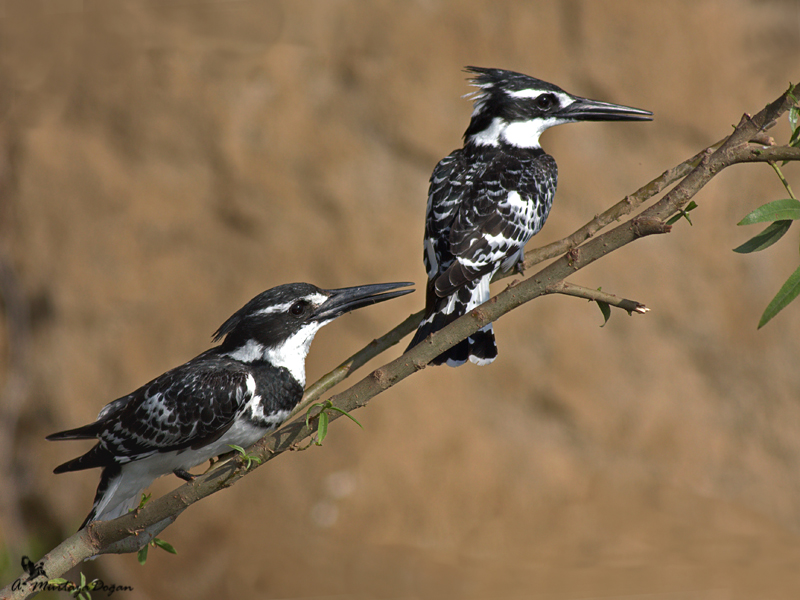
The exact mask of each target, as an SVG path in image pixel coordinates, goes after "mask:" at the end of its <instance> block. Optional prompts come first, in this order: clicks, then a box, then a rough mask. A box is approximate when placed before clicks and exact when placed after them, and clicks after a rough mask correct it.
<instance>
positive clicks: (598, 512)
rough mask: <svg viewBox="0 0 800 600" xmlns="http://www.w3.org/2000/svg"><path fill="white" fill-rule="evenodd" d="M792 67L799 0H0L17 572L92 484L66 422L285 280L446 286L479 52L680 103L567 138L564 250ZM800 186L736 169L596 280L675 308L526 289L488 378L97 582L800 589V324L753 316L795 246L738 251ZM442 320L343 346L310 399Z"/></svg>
mask: <svg viewBox="0 0 800 600" xmlns="http://www.w3.org/2000/svg"><path fill="white" fill-rule="evenodd" d="M798 58H800V4H798V2H796V1H792V0H783V1H781V0H773V1H761V2H755V1H745V0H729V1H725V2H722V1H698V0H687V1H683V2H664V3H656V2H641V1H635V0H630V1H617V2H612V1H596V2H588V1H578V0H574V1H569V2H556V1H538V2H505V3H499V2H481V1H474V0H468V1H460V2H456V1H449V2H448V1H444V0H442V1H439V0H419V1H416V2H386V1H383V2H370V3H367V2H357V1H355V0H350V1H347V0H340V1H326V0H304V1H289V0H286V1H283V2H280V1H252V2H238V1H227V2H222V1H219V2H217V1H211V0H209V1H205V2H201V1H196V0H184V1H178V0H170V1H159V2H156V1H130V2H122V1H118V0H114V1H111V2H102V1H100V0H95V1H90V0H38V1H37V2H14V1H8V0H6V1H5V2H3V1H0V235H1V236H2V238H1V242H0V252H2V261H3V262H2V264H3V270H2V283H3V290H2V292H3V294H4V295H5V302H4V307H5V313H4V315H3V317H2V321H0V336H2V337H1V338H0V339H2V353H1V354H0V377H2V383H3V385H4V386H5V387H4V388H3V390H4V391H3V400H2V401H3V404H2V432H0V461H2V463H1V464H0V466H1V467H2V474H1V475H0V476H2V479H3V484H2V488H3V491H2V492H0V494H1V495H2V505H1V506H2V520H1V521H0V526H1V527H2V530H1V531H0V539H2V543H3V545H4V546H5V552H4V558H3V560H4V561H5V563H6V569H5V570H4V573H6V580H5V581H3V582H2V583H3V584H5V583H8V577H12V576H16V574H17V571H18V564H19V559H20V555H21V554H22V553H26V552H29V553H31V554H32V555H35V556H34V557H35V558H36V557H38V554H36V552H38V553H39V554H41V552H43V551H44V550H47V549H49V547H51V546H52V545H53V544H54V543H56V542H58V541H59V540H60V539H62V538H63V537H64V536H67V535H68V534H71V533H72V532H73V531H74V529H75V527H77V525H78V524H79V523H80V522H81V520H82V519H83V517H84V516H85V514H86V512H87V511H88V509H89V507H90V504H91V500H92V497H93V494H94V489H95V486H96V484H97V477H98V473H97V472H84V473H80V474H69V475H61V476H55V475H52V473H51V471H52V469H53V467H55V466H56V465H57V464H59V463H60V462H61V461H64V460H66V459H67V458H71V457H73V456H77V455H78V454H79V453H80V452H83V451H85V450H86V449H87V448H88V447H89V444H79V443H62V444H54V443H48V442H46V441H45V440H44V436H45V435H46V434H48V433H52V432H54V431H57V430H60V429H64V428H69V427H75V426H78V425H82V424H85V423H87V422H89V421H91V420H92V419H93V417H94V416H95V415H96V414H97V412H98V411H99V409H100V408H101V407H102V406H103V405H104V404H106V403H107V402H109V401H110V400H112V399H114V398H116V397H118V396H121V395H123V394H126V393H128V392H129V391H131V390H132V389H134V388H136V387H138V386H139V385H141V384H142V383H144V382H145V381H147V380H149V379H151V378H152V377H155V376H157V375H159V374H160V373H162V372H163V371H165V370H166V369H168V368H171V367H173V366H175V365H177V364H180V363H181V362H184V361H185V360H187V359H189V358H191V357H192V356H194V355H196V354H197V353H199V352H201V351H203V350H204V349H206V348H207V347H208V346H209V344H210V334H211V333H212V332H213V331H214V330H215V329H216V327H217V326H218V325H219V324H220V323H221V322H222V321H224V320H225V319H226V318H227V317H228V316H229V315H230V314H231V313H232V312H233V311H234V310H236V309H238V308H239V307H240V306H241V305H242V304H243V303H244V302H245V301H247V300H248V299H250V298H251V297H252V296H253V295H255V294H256V293H258V292H261V291H262V290H264V289H266V288H269V287H272V286H274V285H277V284H280V283H284V282H289V281H310V282H313V283H315V284H317V285H320V286H324V287H339V286H345V285H355V284H360V283H372V282H380V281H403V280H414V281H416V282H417V283H418V284H419V287H421V286H422V284H423V282H424V272H423V267H422V262H421V238H422V230H423V214H424V210H425V202H426V190H427V180H428V177H429V175H430V172H431V170H432V168H433V166H434V165H435V164H436V162H437V161H438V160H439V159H440V158H441V157H443V156H444V155H446V154H447V153H449V152H450V151H451V150H453V149H454V148H456V147H457V146H459V145H460V136H461V134H462V133H463V130H464V129H465V128H466V126H467V123H468V120H469V115H470V113H471V105H470V103H469V102H468V101H467V100H464V99H462V98H461V96H462V95H463V94H465V93H467V92H468V91H469V88H468V86H467V84H466V82H465V74H464V73H463V72H462V71H461V69H462V67H463V66H464V65H472V64H475V65H482V66H496V67H503V68H509V69H514V70H519V71H522V72H525V73H528V74H531V75H534V76H536V77H539V78H542V79H545V80H548V81H552V82H554V83H557V84H559V85H561V86H562V87H564V88H565V89H567V90H568V91H571V92H573V93H576V94H580V95H584V96H589V97H594V98H598V99H603V100H607V101H611V102H619V103H623V104H629V105H633V106H638V107H642V108H647V109H650V110H653V111H654V112H655V115H656V120H655V121H654V122H653V123H645V124H618V123H595V124H582V125H569V126H565V127H560V128H557V129H555V130H551V131H549V132H548V133H547V134H546V135H545V136H544V139H543V145H544V147H545V149H546V150H548V151H549V152H550V153H551V154H553V155H554V156H555V157H556V159H557V160H558V163H559V168H560V179H561V181H560V185H559V191H558V194H557V196H556V203H555V207H554V210H553V213H552V216H551V218H550V221H549V223H548V225H547V227H546V228H545V229H544V231H543V232H542V234H541V235H539V236H538V237H537V238H536V239H535V243H536V244H537V245H538V244H544V243H546V242H549V241H553V240H555V239H558V238H560V237H563V236H564V235H566V234H569V233H571V232H572V231H573V230H574V229H576V228H577V227H578V226H580V225H582V224H583V223H584V222H586V221H587V220H589V219H590V218H591V217H592V216H593V215H595V214H596V213H598V212H600V211H602V210H604V209H605V208H607V207H608V206H609V205H611V204H612V203H613V202H615V201H617V200H618V199H619V198H621V197H622V196H623V195H624V194H626V193H628V192H632V191H634V190H635V189H636V188H638V187H639V186H640V185H642V184H644V183H646V182H647V181H649V180H651V179H652V178H654V177H656V176H657V175H659V174H660V173H661V172H662V171H664V170H665V169H667V168H670V167H672V166H674V165H675V164H677V163H679V162H681V161H683V160H684V159H685V158H688V157H689V156H691V155H692V154H694V153H695V152H697V151H698V150H700V149H702V148H703V147H705V146H706V145H708V144H710V143H713V142H714V141H716V140H718V139H719V138H721V137H723V136H724V135H726V134H727V133H729V132H730V130H731V125H732V124H734V123H736V122H737V121H738V120H739V118H740V116H741V114H742V113H743V112H744V111H749V112H755V111H758V110H760V109H761V108H762V107H763V106H764V105H765V104H766V103H767V102H769V101H771V100H773V99H774V98H776V97H777V96H778V95H779V94H780V93H781V92H782V91H783V90H784V89H785V88H786V86H787V84H788V82H789V81H790V80H792V81H797V80H798V79H799V78H800V69H799V67H800V60H798ZM787 132H788V127H787V125H786V122H785V119H784V121H783V122H781V123H780V124H779V126H778V127H776V128H775V129H774V130H773V131H772V133H773V134H774V135H775V136H776V137H777V138H779V139H782V140H784V141H785V139H786V136H787ZM785 172H786V174H787V176H788V177H789V178H790V181H792V182H793V183H794V185H795V189H798V188H800V168H798V166H797V165H792V166H788V167H786V168H785ZM785 196H786V193H785V191H784V190H783V188H782V186H781V185H780V182H779V181H778V179H777V178H776V177H775V175H774V173H773V172H772V170H771V169H770V168H769V167H768V166H766V165H744V166H739V167H735V168H732V169H730V170H729V171H726V172H723V173H722V174H721V175H720V176H718V177H717V178H716V179H715V180H714V181H713V182H712V183H711V185H709V186H708V187H707V188H706V189H705V190H703V192H702V193H701V194H700V195H699V196H698V198H697V200H698V202H699V204H700V208H699V209H698V210H696V211H695V212H693V213H692V220H693V223H694V226H693V227H689V226H688V224H686V223H685V222H682V223H681V224H680V225H679V226H677V227H676V228H675V230H674V232H673V233H672V234H670V235H668V236H661V237H658V238H657V239H656V238H649V239H647V240H643V241H641V242H638V243H636V244H634V245H632V246H628V247H627V248H625V249H623V250H622V251H620V252H617V253H615V254H614V255H612V256H610V257H609V258H608V259H606V260H603V261H601V262H600V263H598V264H596V265H594V266H592V267H591V268H589V269H586V270H585V271H582V272H580V273H578V274H577V275H576V276H575V277H574V280H573V281H574V282H576V283H580V284H582V285H586V286H593V287H598V286H602V287H603V289H604V290H606V291H609V292H612V293H616V294H619V295H623V296H625V297H628V298H633V299H636V300H639V301H641V302H644V303H645V304H647V305H648V306H649V307H650V308H651V309H652V312H650V313H649V314H648V315H646V316H644V317H642V316H636V317H631V318H629V317H628V316H627V315H625V314H624V313H620V312H618V311H617V312H615V313H614V314H613V315H612V318H611V321H610V322H609V323H608V325H606V326H605V327H604V328H602V329H601V328H600V327H599V325H600V324H601V323H602V317H601V314H600V311H599V310H598V309H597V307H596V306H594V305H591V304H588V303H586V302H583V301H577V300H575V299H569V298H563V297H552V298H544V299H541V300H538V301H536V302H533V303H531V304H530V305H527V306H525V307H523V308H522V309H520V310H517V311H515V312H514V313H512V314H510V315H508V316H507V317H505V318H503V319H502V320H501V321H500V322H499V323H498V324H497V325H496V330H497V333H498V339H499V346H500V358H499V360H498V361H497V362H496V363H495V364H493V365H492V366H491V367H487V368H477V367H473V366H471V365H470V366H466V367H463V368H460V369H448V368H435V369H434V368H431V369H426V370H424V371H423V372H420V373H418V374H417V375H415V376H414V377H412V378H410V379H408V380H406V381H404V382H402V384H400V385H399V386H397V387H395V388H393V389H392V390H390V391H389V392H388V393H386V394H384V395H382V396H381V397H379V398H378V399H377V400H376V401H374V402H373V403H372V404H371V405H370V406H369V407H368V408H367V409H365V410H362V411H359V413H358V414H357V418H358V419H359V420H360V421H361V423H362V424H363V425H364V430H363V431H362V430H359V429H358V428H357V427H356V426H355V425H353V424H351V423H349V422H347V421H346V420H340V421H338V422H337V423H336V425H335V426H334V427H333V428H332V430H331V432H330V437H329V438H328V439H327V440H326V442H325V446H324V447H323V448H321V449H319V448H314V449H311V450H308V451H306V452H302V453H291V454H286V455H284V456H282V457H281V458H280V459H279V460H276V461H275V462H274V463H271V464H270V465H269V466H268V467H267V468H264V469H262V470H259V471H258V472H257V473H256V474H254V475H253V476H251V477H248V478H247V479H246V480H244V481H242V482H241V483H239V484H238V485H236V486H235V488H233V489H231V490H228V491H226V492H223V493H220V494H217V495H215V496H213V497H211V498H209V499H207V500H206V501H204V502H202V503H200V504H197V505H195V506H193V507H192V508H191V509H190V510H188V511H187V512H186V513H185V514H184V515H183V516H182V517H181V518H180V519H179V521H178V522H177V523H176V524H175V525H174V526H172V527H170V528H169V529H168V530H166V531H165V532H164V534H163V536H162V537H164V538H165V539H166V540H168V541H169V542H170V543H172V544H173V545H174V546H175V547H176V548H177V549H178V552H179V554H178V555H177V556H171V555H168V554H166V553H163V552H161V551H151V557H150V560H149V561H148V563H147V565H146V566H144V567H141V566H139V565H138V564H137V563H136V559H135V557H134V556H133V555H126V556H111V557H104V558H101V559H99V560H97V561H95V563H93V564H92V565H89V566H85V567H84V571H85V572H86V573H87V574H91V575H92V576H100V577H102V578H103V579H105V580H106V581H107V582H110V583H116V584H122V585H131V586H133V587H134V591H133V592H120V593H119V594H118V597H123V595H124V598H125V599H128V600H139V599H143V598H203V599H205V598H242V597H259V598H333V597H336V598H345V597H355V598H475V599H484V598H501V599H517V598H519V599H521V598H558V599H567V598H597V597H603V598H622V597H624V598H658V599H669V600H687V599H701V598H702V599H713V600H718V599H719V600H721V599H729V598H731V599H732V598H770V599H775V598H797V597H798V596H800V572H799V571H800V569H799V568H798V567H800V537H798V533H800V435H798V433H799V432H800V403H799V402H798V401H799V400H800V398H799V397H798V396H800V365H798V358H800V335H798V331H800V329H799V328H800V304H797V303H795V304H794V305H792V306H791V307H790V308H788V309H787V310H786V311H785V312H784V313H783V314H781V315H780V316H779V317H778V318H777V319H776V320H775V321H774V322H772V323H770V324H769V325H768V326H767V327H765V328H764V329H763V330H762V331H758V332H757V331H756V323H757V321H758V318H759V316H760V314H761V312H762V311H763V309H764V307H765V306H766V305H767V303H768V302H769V300H770V299H771V298H772V296H773V295H774V294H775V292H776V291H777V290H778V288H779V287H780V285H781V284H782V283H783V281H784V280H785V279H786V277H788V275H789V274H790V273H791V272H792V271H793V270H794V268H795V267H796V265H797V263H798V256H797V233H798V232H797V231H795V230H792V231H790V233H789V235H788V236H787V237H786V238H785V239H784V240H782V241H781V242H780V243H779V244H778V245H776V246H775V247H773V248H771V249H769V250H768V251H766V252H763V253H761V254H760V255H750V256H741V255H737V254H734V253H733V252H731V249H732V248H734V247H735V246H738V245H739V244H740V243H742V242H743V241H744V240H746V239H747V238H749V237H750V236H751V235H754V234H755V233H756V232H757V231H758V229H757V228H756V227H751V228H747V229H745V228H737V227H736V222H737V221H739V219H741V217H742V216H744V215H745V214H746V213H747V212H749V211H750V210H752V209H753V208H755V207H756V206H758V205H760V204H762V203H764V202H767V201H770V200H775V199H778V198H782V197H785ZM500 287H501V286H500V285H499V286H498V288H497V289H500ZM15 293H16V294H17V296H16V301H15V296H14V294H15ZM422 302H423V294H422V293H420V292H417V293H416V294H414V295H412V296H408V297H405V298H402V299H400V300H398V301H395V302H392V303H389V304H386V305H381V306H379V307H374V308H370V309H367V310H364V311H359V312H358V313H357V314H353V315H350V316H348V317H345V318H342V319H341V320H339V321H337V322H336V323H335V324H333V325H331V326H330V327H328V328H326V329H324V330H323V331H322V332H321V333H320V334H319V335H318V336H317V340H316V342H315V343H314V345H313V346H312V351H311V354H310V357H309V361H308V375H309V381H313V380H314V379H316V377H318V376H320V375H321V374H323V373H324V372H325V371H326V370H328V369H329V368H332V367H333V366H335V365H336V364H338V362H339V361H340V360H341V359H343V358H344V357H346V356H348V355H349V354H350V353H352V352H353V351H355V350H357V349H358V348H360V347H361V346H362V345H364V344H365V343H366V342H368V341H370V340H371V339H372V338H373V337H376V336H378V335H380V334H382V333H383V332H385V331H386V330H387V329H389V328H390V327H392V326H393V325H395V324H396V323H397V322H399V321H400V320H401V319H403V318H405V317H406V316H407V315H408V314H409V313H410V312H414V311H416V310H418V309H419V308H420V306H421V303H422ZM26 313H27V318H26ZM9 315H10V316H9ZM398 353H399V349H393V350H392V351H391V352H390V353H389V354H388V355H387V358H393V357H395V356H397V355H398ZM374 364H375V366H377V365H378V364H380V363H377V362H376V363H374ZM363 373H366V370H365V371H363ZM179 483H180V482H179V481H178V480H177V479H174V478H169V479H165V480H164V481H162V482H160V483H159V485H157V486H156V487H155V489H156V491H157V492H158V493H162V492H165V491H168V490H169V489H172V488H174V487H176V486H177V485H178V484H179Z"/></svg>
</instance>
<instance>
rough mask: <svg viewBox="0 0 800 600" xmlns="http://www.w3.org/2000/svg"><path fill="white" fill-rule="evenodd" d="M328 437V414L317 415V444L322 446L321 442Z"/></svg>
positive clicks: (323, 412)
mask: <svg viewBox="0 0 800 600" xmlns="http://www.w3.org/2000/svg"><path fill="white" fill-rule="evenodd" d="M326 435H328V413H326V412H325V411H322V412H321V413H319V423H318V424H317V444H318V445H320V446H321V445H322V440H324V439H325V436H326Z"/></svg>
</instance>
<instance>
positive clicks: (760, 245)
mask: <svg viewBox="0 0 800 600" xmlns="http://www.w3.org/2000/svg"><path fill="white" fill-rule="evenodd" d="M791 226H792V221H789V220H785V221H775V222H774V223H771V224H770V225H768V226H767V228H766V229H765V230H764V231H762V232H761V233H759V234H758V235H756V236H753V237H751V238H750V239H749V240H747V241H746V242H745V243H744V244H742V245H741V246H739V247H738V248H734V249H733V251H734V252H738V253H739V254H748V253H750V252H758V251H759V250H763V249H764V248H769V247H770V246H772V244H774V243H775V242H777V241H778V240H779V239H781V238H782V237H783V236H784V234H786V232H787V231H789V227H791Z"/></svg>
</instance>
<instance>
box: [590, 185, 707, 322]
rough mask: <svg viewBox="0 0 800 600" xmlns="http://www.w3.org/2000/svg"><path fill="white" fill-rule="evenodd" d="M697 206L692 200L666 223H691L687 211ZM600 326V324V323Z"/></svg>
mask: <svg viewBox="0 0 800 600" xmlns="http://www.w3.org/2000/svg"><path fill="white" fill-rule="evenodd" d="M695 208H697V203H696V202H695V201H694V200H692V201H691V202H689V204H687V205H686V208H682V209H678V213H677V214H676V215H674V216H672V217H670V219H669V220H668V221H667V225H673V224H675V223H677V222H678V221H679V220H680V219H686V220H687V221H689V225H692V220H691V219H690V218H689V213H690V212H691V211H693V210H694V209H695ZM601 327H602V325H601Z"/></svg>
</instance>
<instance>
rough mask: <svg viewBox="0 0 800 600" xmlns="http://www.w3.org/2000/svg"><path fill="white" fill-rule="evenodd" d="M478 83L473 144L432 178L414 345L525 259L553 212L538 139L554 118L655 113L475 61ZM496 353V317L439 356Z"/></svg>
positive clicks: (553, 170)
mask: <svg viewBox="0 0 800 600" xmlns="http://www.w3.org/2000/svg"><path fill="white" fill-rule="evenodd" d="M466 70H467V72H469V73H472V74H473V75H474V77H473V78H472V80H471V82H472V84H473V85H475V86H476V87H477V88H478V91H477V92H475V93H474V94H472V97H473V100H474V110H473V112H472V118H471V120H470V123H469V127H468V128H467V130H466V132H465V133H464V146H463V148H459V149H458V150H455V151H454V152H452V153H451V154H450V155H449V156H447V157H445V158H443V159H442V160H441V161H440V162H439V164H438V165H436V168H435V169H434V170H433V174H432V175H431V179H430V187H429V189H428V208H427V213H426V217H425V239H424V249H423V255H422V258H423V261H424V263H425V268H426V270H427V272H428V285H427V294H426V300H425V317H424V319H423V321H422V323H420V325H419V328H418V329H417V332H416V334H415V335H414V338H413V339H412V340H411V344H410V345H409V349H410V348H412V347H414V346H416V345H417V344H419V343H420V342H421V341H422V340H424V339H425V338H426V337H428V336H429V335H430V334H432V333H434V332H435V331H439V330H440V329H442V328H443V327H444V326H446V325H448V324H449V323H451V322H452V321H454V320H455V319H457V318H458V317H460V316H461V315H463V314H465V313H467V312H469V311H470V310H472V309H473V308H475V307H476V306H478V305H479V304H482V303H484V302H486V301H487V300H488V299H489V282H490V281H491V279H492V276H494V274H495V273H496V272H497V271H498V270H500V269H502V270H503V271H508V270H510V269H512V268H515V267H518V266H519V267H521V264H522V260H523V253H524V249H525V244H526V243H527V242H528V240H530V239H531V237H533V236H534V235H536V234H537V233H538V232H539V230H540V229H541V228H542V226H543V225H544V222H545V221H546V220H547V215H548V214H549V213H550V207H551V206H552V204H553V196H554V195H555V192H556V182H557V180H558V168H557V167H556V161H555V160H554V159H553V157H552V156H550V155H549V154H547V153H545V151H544V150H542V148H541V146H540V144H539V137H540V136H541V134H542V133H543V132H544V131H546V130H547V129H549V128H550V127H553V126H555V125H560V124H562V123H577V122H580V121H650V120H652V115H653V113H651V112H650V111H647V110H641V109H638V108H631V107H629V106H621V105H619V104H610V103H608V102H600V101H598V100H589V99H587V98H581V97H579V96H573V95H572V94H569V93H567V92H565V91H564V90H562V89H561V88H559V87H558V86H555V85H553V84H552V83H547V82H545V81H540V80H539V79H534V78H533V77H529V76H527V75H523V74H521V73H515V72H513V71H504V70H502V69H484V68H480V67H467V69H466ZM495 358H497V345H496V344H495V339H494V331H493V329H492V325H491V324H489V325H487V326H486V327H484V328H483V329H481V330H480V331H478V332H477V333H475V334H473V335H472V336H470V337H469V338H467V339H466V340H464V341H462V342H460V343H458V344H456V345H455V346H454V347H452V348H451V349H449V350H447V351H445V352H444V353H442V354H441V355H439V356H438V357H437V358H435V359H434V360H433V361H431V362H432V364H447V365H450V366H453V367H457V366H459V365H462V364H464V363H465V362H466V361H467V359H469V360H470V361H472V362H473V363H476V364H478V365H486V364H489V363H491V362H492V361H493V360H494V359H495Z"/></svg>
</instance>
